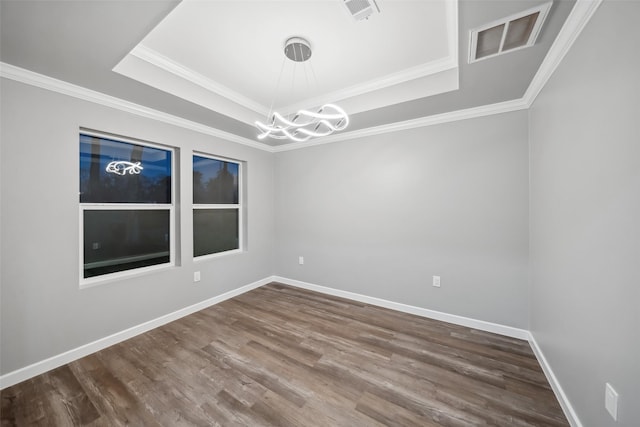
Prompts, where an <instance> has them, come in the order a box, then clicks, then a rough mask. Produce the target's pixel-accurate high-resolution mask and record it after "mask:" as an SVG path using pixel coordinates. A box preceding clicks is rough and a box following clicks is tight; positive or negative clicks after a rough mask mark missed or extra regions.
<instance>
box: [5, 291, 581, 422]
mask: <svg viewBox="0 0 640 427" xmlns="http://www.w3.org/2000/svg"><path fill="white" fill-rule="evenodd" d="M1 396H2V414H1V419H2V426H10V425H19V426H27V425H28V426H31V425H55V426H67V425H89V426H117V425H133V426H158V425H162V426H183V425H184V426H192V425H196V426H205V425H220V426H349V427H354V426H381V425H386V426H391V425H393V426H413V425H415V426H484V425H493V426H515V427H517V426H568V423H567V421H566V419H565V417H564V415H563V414H562V410H561V409H560V406H559V405H558V402H557V400H556V399H555V397H554V395H553V392H552V391H551V389H550V387H549V384H548V383H547V381H546V379H545V377H544V374H543V373H542V371H541V369H540V366H539V365H538V362H537V361H536V359H535V357H534V355H533V353H532V351H531V349H530V347H529V345H528V343H527V342H526V341H521V340H517V339H512V338H506V337H503V336H500V335H495V334H490V333H487V332H482V331H478V330H474V329H470V328H465V327H461V326H456V325H451V324H448V323H443V322H439V321H435V320H430V319H424V318H421V317H417V316H412V315H408V314H405V313H399V312H395V311H392V310H387V309H384V308H379V307H373V306H369V305H366V304H362V303H359V302H354V301H350V300H345V299H341V298H337V297H333V296H327V295H323V294H318V293H315V292H310V291H307V290H302V289H297V288H292V287H289V286H285V285H281V284H277V283H272V284H270V285H267V286H264V287H262V288H258V289H255V290H253V291H251V292H248V293H246V294H243V295H240V296H238V297H236V298H233V299H231V300H227V301H225V302H223V303H221V304H218V305H216V306H213V307H210V308H207V309H205V310H202V311H200V312H198V313H195V314H192V315H190V316H187V317H184V318H182V319H180V320H177V321H175V322H172V323H170V324H167V325H165V326H162V327H160V328H157V329H154V330H152V331H150V332H147V333H145V334H142V335H139V336H137V337H134V338H132V339H129V340H127V341H125V342H122V343H120V344H117V345H114V346H112V347H109V348H107V349H105V350H102V351H100V352H97V353H94V354H92V355H90V356H87V357H85V358H82V359H80V360H77V361H75V362H72V363H69V364H68V365H65V366H62V367H60V368H58V369H55V370H53V371H50V372H48V373H45V374H43V375H40V376H38V377H35V378H32V379H30V380H28V381H24V382H22V383H20V384H17V385H15V386H13V387H10V388H7V389H5V390H3V391H2V393H1Z"/></svg>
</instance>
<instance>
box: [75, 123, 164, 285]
mask: <svg viewBox="0 0 640 427" xmlns="http://www.w3.org/2000/svg"><path fill="white" fill-rule="evenodd" d="M172 169H173V151H172V150H171V149H167V148H161V147H158V146H154V145H151V144H147V143H140V142H133V141H124V140H116V139H112V138H110V137H104V136H100V135H97V134H90V133H81V134H80V224H81V225H80V228H81V230H80V231H81V240H82V242H83V257H82V262H81V270H82V277H83V279H84V281H85V282H86V281H87V280H90V279H91V278H95V277H98V276H104V275H110V274H114V273H119V272H125V271H128V270H133V269H141V268H147V269H149V268H151V267H154V266H164V265H171V264H173V262H174V259H173V258H174V251H173V249H172V248H173V246H174V245H173V228H174V227H173V223H174V209H173V200H172V192H173V190H172V189H173V180H172Z"/></svg>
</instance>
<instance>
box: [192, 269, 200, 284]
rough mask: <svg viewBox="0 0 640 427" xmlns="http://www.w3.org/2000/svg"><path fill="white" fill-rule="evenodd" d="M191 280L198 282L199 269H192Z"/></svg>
mask: <svg viewBox="0 0 640 427" xmlns="http://www.w3.org/2000/svg"><path fill="white" fill-rule="evenodd" d="M193 281H194V282H199V281H200V272H199V271H194V272H193Z"/></svg>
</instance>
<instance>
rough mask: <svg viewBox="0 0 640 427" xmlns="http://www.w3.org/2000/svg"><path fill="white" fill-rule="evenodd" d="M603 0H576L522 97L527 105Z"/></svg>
mask: <svg viewBox="0 0 640 427" xmlns="http://www.w3.org/2000/svg"><path fill="white" fill-rule="evenodd" d="M601 3H602V0H576V4H575V5H574V6H573V9H571V13H570V14H569V16H568V17H567V20H566V21H565V23H564V25H563V26H562V28H561V29H560V32H559V33H558V36H557V37H556V39H555V40H554V42H553V44H552V45H551V48H550V49H549V52H547V56H545V58H544V60H543V61H542V64H541V65H540V68H538V72H537V73H536V75H535V76H534V77H533V79H532V80H531V83H530V84H529V87H528V88H527V91H526V92H525V94H524V96H523V97H522V99H523V100H524V101H525V102H526V103H527V107H531V105H533V102H534V101H535V100H536V97H537V96H538V94H539V93H540V91H542V88H543V87H544V86H545V85H546V84H547V81H548V80H549V78H550V77H551V76H552V75H553V73H554V71H555V70H556V68H558V65H560V62H562V60H563V59H564V56H565V55H566V54H567V52H569V49H571V46H573V43H574V42H575V41H576V39H577V38H578V36H579V35H580V33H581V32H582V30H583V29H584V27H585V26H586V25H587V23H588V22H589V21H590V20H591V17H592V16H593V14H594V13H595V11H596V10H597V9H598V7H599V6H600V4H601Z"/></svg>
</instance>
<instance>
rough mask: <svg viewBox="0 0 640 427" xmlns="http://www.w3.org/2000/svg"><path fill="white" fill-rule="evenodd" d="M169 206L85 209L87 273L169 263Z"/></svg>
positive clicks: (95, 274) (96, 273)
mask: <svg viewBox="0 0 640 427" xmlns="http://www.w3.org/2000/svg"><path fill="white" fill-rule="evenodd" d="M169 261H170V258H169V210H168V209H166V210H164V209H163V210H100V211H98V210H95V211H94V210H85V211H84V277H85V278H86V277H94V276H99V275H101V274H107V273H114V272H116V271H124V270H131V269H133V268H140V267H147V266H150V265H156V264H165V263H168V262H169Z"/></svg>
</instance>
